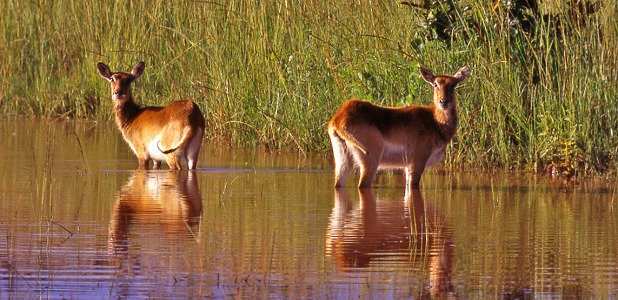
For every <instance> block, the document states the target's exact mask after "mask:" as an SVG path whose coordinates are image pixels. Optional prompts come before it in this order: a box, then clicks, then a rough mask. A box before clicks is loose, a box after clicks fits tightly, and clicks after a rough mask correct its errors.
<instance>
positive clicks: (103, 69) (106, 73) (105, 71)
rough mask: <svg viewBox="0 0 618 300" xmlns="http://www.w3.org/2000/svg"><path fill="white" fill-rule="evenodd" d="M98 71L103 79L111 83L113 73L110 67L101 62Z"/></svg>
mask: <svg viewBox="0 0 618 300" xmlns="http://www.w3.org/2000/svg"><path fill="white" fill-rule="evenodd" d="M97 69H98V70H99V75H101V77H103V78H105V79H107V81H110V80H111V78H112V71H111V70H110V69H109V67H108V66H107V65H106V64H104V63H102V62H100V63H98V64H97Z"/></svg>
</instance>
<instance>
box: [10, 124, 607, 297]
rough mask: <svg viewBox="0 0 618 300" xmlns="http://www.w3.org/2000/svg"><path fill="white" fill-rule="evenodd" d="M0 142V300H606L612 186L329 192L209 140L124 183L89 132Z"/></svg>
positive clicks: (320, 177)
mask: <svg viewBox="0 0 618 300" xmlns="http://www.w3.org/2000/svg"><path fill="white" fill-rule="evenodd" d="M325 138H326V136H325ZM0 145H1V146H2V152H1V154H0V174H1V175H0V298H17V299H21V298H34V297H45V298H68V299H72V298H103V299H107V298H124V297H129V298H231V297H235V298H236V297H238V298H319V299H324V298H363V299H365V298H378V299H386V298H397V299H401V298H428V297H432V296H433V297H439V298H461V299H478V298H520V299H523V298H613V299H615V298H617V294H618V261H617V260H618V245H617V243H616V237H618V225H617V221H616V209H617V204H616V203H615V198H616V186H615V184H608V183H603V182H592V181H591V182H580V183H577V184H564V183H562V182H561V181H559V180H552V179H549V178H545V177H537V176H534V175H531V174H525V173H524V174H520V173H501V172H490V171H483V172H478V171H458V172H453V171H444V170H440V168H439V166H438V167H437V168H435V169H432V170H430V171H428V172H427V173H426V174H425V175H424V177H423V180H422V182H421V189H420V191H414V192H406V191H405V189H403V188H402V183H403V180H404V179H403V176H402V175H400V174H381V175H379V178H378V182H377V187H376V188H374V189H371V190H362V191H359V190H357V189H356V188H354V187H352V186H350V187H348V188H346V189H343V190H339V191H336V190H335V189H333V188H332V184H333V181H332V180H333V178H332V170H331V167H330V163H329V161H328V159H326V158H323V157H318V156H302V155H298V154H297V153H269V152H266V151H263V150H261V149H242V150H234V149H230V148H229V147H227V146H225V145H222V144H209V145H207V147H206V150H205V151H202V153H201V157H200V161H199V164H198V168H199V170H197V171H196V172H188V171H168V170H161V171H137V170H135V169H136V166H137V161H136V159H135V158H134V157H133V155H132V154H131V152H130V150H129V148H128V147H127V146H126V144H125V143H124V141H122V139H121V137H120V134H119V132H117V130H116V129H115V128H114V127H113V125H112V124H111V123H107V122H99V123H95V122H84V121H55V122H51V123H50V121H49V120H39V119H11V120H2V121H0ZM355 179H357V178H356V177H355V178H352V179H351V182H352V181H354V180H355Z"/></svg>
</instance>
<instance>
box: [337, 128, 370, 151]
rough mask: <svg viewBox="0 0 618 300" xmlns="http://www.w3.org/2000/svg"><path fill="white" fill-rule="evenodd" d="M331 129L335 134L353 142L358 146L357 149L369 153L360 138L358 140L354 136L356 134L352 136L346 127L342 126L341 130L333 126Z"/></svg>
mask: <svg viewBox="0 0 618 300" xmlns="http://www.w3.org/2000/svg"><path fill="white" fill-rule="evenodd" d="M331 131H332V132H333V133H334V134H335V136H337V137H338V138H340V139H342V140H344V141H346V142H348V143H350V144H352V145H353V146H354V147H356V149H358V150H360V152H363V154H365V155H367V150H365V148H364V147H363V145H361V144H360V143H359V142H358V140H356V139H355V138H354V136H352V135H351V134H349V133H348V132H347V131H346V130H345V128H341V130H339V129H337V128H334V127H333V128H331Z"/></svg>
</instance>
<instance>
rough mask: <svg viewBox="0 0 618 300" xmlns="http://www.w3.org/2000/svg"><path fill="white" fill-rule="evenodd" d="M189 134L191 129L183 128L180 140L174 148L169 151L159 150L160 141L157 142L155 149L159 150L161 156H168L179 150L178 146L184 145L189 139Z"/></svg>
mask: <svg viewBox="0 0 618 300" xmlns="http://www.w3.org/2000/svg"><path fill="white" fill-rule="evenodd" d="M190 132H191V128H188V127H187V128H185V130H184V132H183V134H182V138H181V139H180V141H178V143H177V144H176V145H174V147H171V148H169V149H163V148H161V140H159V141H157V148H158V149H159V151H161V153H163V154H170V153H172V152H174V151H176V150H177V149H178V148H180V146H182V145H184V144H185V143H186V142H187V140H188V137H189V133H190Z"/></svg>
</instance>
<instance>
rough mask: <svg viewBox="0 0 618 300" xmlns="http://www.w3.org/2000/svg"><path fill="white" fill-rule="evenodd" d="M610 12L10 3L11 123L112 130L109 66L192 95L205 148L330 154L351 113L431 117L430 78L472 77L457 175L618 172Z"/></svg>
mask: <svg viewBox="0 0 618 300" xmlns="http://www.w3.org/2000/svg"><path fill="white" fill-rule="evenodd" d="M617 5H618V4H616V2H613V1H594V0H569V1H544V2H543V3H539V2H537V1H525V0H520V1H487V0H449V1H446V0H431V1H430V0H424V1H420V0H419V1H409V2H405V3H403V4H401V3H399V1H332V2H325V1H313V0H310V1H248V2H247V1H173V2H169V1H161V0H155V1H147V2H132V1H113V2H108V1H94V2H80V1H25V2H24V1H18V0H8V1H3V2H1V3H0V10H1V11H2V17H1V18H0V53H1V54H0V66H1V67H0V85H1V88H0V114H2V115H28V116H46V117H58V116H62V117H72V118H88V119H104V120H109V119H111V117H112V116H111V103H110V101H109V91H108V88H107V86H106V85H105V84H104V83H103V82H101V81H100V79H99V78H98V75H97V71H96V63H97V62H98V61H106V62H109V63H110V66H111V67H112V69H115V70H123V69H124V70H125V71H128V69H129V68H130V67H131V66H132V65H134V64H135V63H136V62H138V61H142V60H143V61H145V62H146V64H147V65H148V69H147V70H148V71H147V72H146V73H145V75H144V76H143V77H142V78H141V81H139V82H137V83H136V91H135V94H136V96H137V100H138V101H141V103H142V104H145V105H166V104H168V103H170V102H171V101H172V100H178V99H185V98H192V99H194V100H195V101H196V102H197V103H198V104H199V105H200V106H201V107H202V109H203V111H204V112H205V114H206V118H207V122H208V124H207V128H209V130H208V132H207V138H208V139H217V140H220V141H225V142H229V143H232V144H234V145H256V144H261V145H265V146H267V147H269V148H274V149H297V150H298V151H301V152H308V151H315V152H317V153H322V154H330V147H329V145H328V138H327V135H326V122H327V120H328V119H329V117H330V116H331V115H332V114H333V113H334V112H335V111H336V109H337V108H338V107H339V106H340V105H341V104H342V103H343V101H344V100H345V99H347V98H350V97H358V98H363V99H367V100H370V101H372V102H374V103H378V104H384V105H398V106H400V105H406V104H411V103H415V104H419V103H420V104H429V103H430V101H431V99H430V98H431V96H430V95H431V91H430V89H429V88H428V87H426V86H425V84H424V83H423V81H422V79H421V78H420V76H419V74H418V67H419V66H427V67H430V68H432V70H434V71H435V72H436V73H452V72H454V71H455V70H456V69H457V68H458V67H459V66H462V65H467V66H469V67H470V69H471V70H472V73H471V76H470V78H469V81H467V82H466V84H464V85H462V86H461V88H460V89H459V91H458V94H459V95H460V97H459V99H460V101H459V104H458V105H459V114H460V120H461V122H460V125H459V133H458V135H457V137H456V139H455V141H454V143H452V145H451V147H452V149H453V150H454V151H447V158H446V162H447V165H451V166H453V165H459V166H474V167H497V168H507V169H526V170H536V171H548V172H551V173H555V174H564V175H567V176H572V175H578V174H579V175H582V174H612V173H614V174H615V172H616V169H617V166H618V137H617V136H616V135H617V133H616V129H617V128H618V111H617V110H618V103H617V102H618V100H617V99H618V92H617V88H616V87H617V86H618V82H617V81H618V61H617V60H618V57H617V56H616V55H615V51H616V48H618V35H617V32H618V23H617V22H615V20H616V17H617V15H616V14H617V10H618V9H617Z"/></svg>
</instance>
